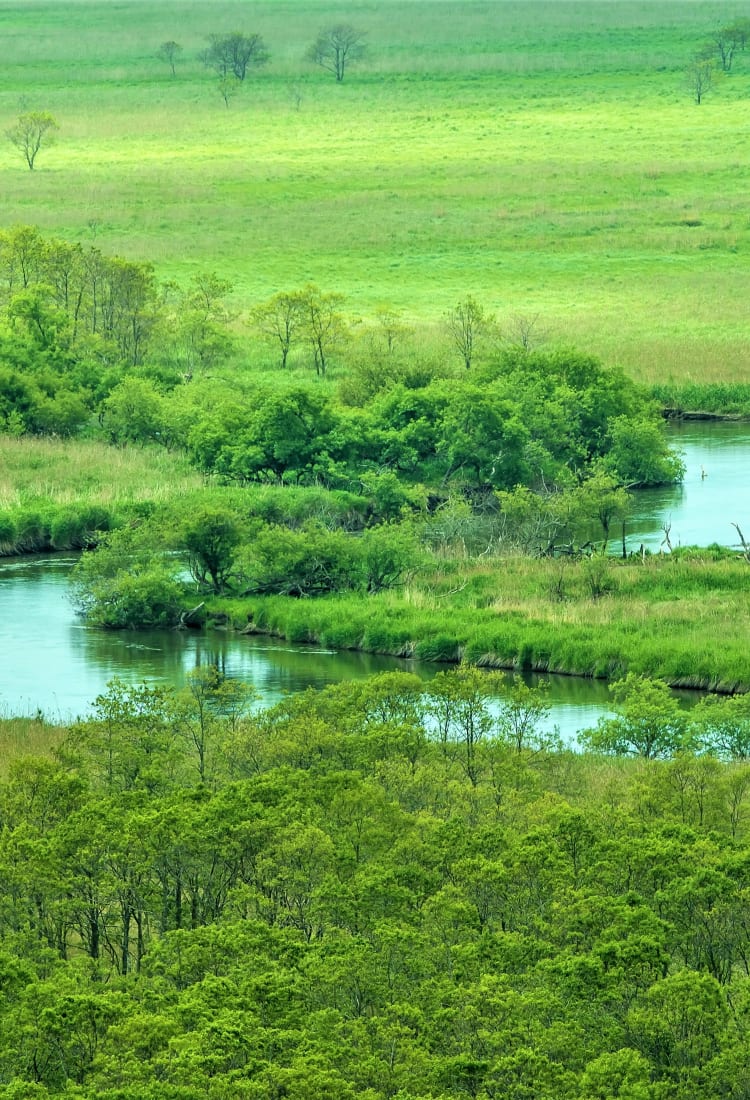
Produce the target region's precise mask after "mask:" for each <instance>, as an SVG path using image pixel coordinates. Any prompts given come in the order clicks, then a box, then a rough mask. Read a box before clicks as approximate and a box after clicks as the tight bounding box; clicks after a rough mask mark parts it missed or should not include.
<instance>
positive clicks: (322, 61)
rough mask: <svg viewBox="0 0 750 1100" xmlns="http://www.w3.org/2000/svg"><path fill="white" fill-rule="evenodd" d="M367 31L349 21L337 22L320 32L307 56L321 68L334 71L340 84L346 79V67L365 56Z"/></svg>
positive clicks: (330, 71)
mask: <svg viewBox="0 0 750 1100" xmlns="http://www.w3.org/2000/svg"><path fill="white" fill-rule="evenodd" d="M364 37H365V31H360V30H357V28H356V27H352V26H351V24H349V23H336V24H335V26H333V27H326V28H325V29H324V30H322V31H321V32H320V34H319V35H318V37H317V38H316V39H315V41H314V42H313V44H312V46H311V47H310V49H309V50H308V51H307V57H308V59H309V60H310V61H313V62H314V63H315V64H316V65H320V67H321V69H325V70H326V71H327V72H329V73H333V75H334V76H335V77H336V81H337V82H338V83H339V84H340V83H341V81H342V80H343V79H344V73H345V72H346V67H347V65H349V63H350V62H352V61H357V60H359V59H360V58H361V57H363V56H364V54H365V51H366V47H365V43H364V41H363V40H364Z"/></svg>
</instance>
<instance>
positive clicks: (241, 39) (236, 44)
mask: <svg viewBox="0 0 750 1100" xmlns="http://www.w3.org/2000/svg"><path fill="white" fill-rule="evenodd" d="M208 41H209V45H208V48H207V49H205V50H203V51H202V53H201V54H200V59H201V61H202V62H203V64H204V65H205V66H206V68H207V69H214V70H215V71H216V72H217V73H218V74H219V76H220V78H221V79H222V80H224V79H225V78H226V77H229V76H235V77H236V78H237V80H240V81H242V80H244V79H245V77H246V76H247V70H248V69H249V68H260V66H261V65H265V64H266V62H267V61H268V57H269V54H268V51H267V49H266V47H265V45H264V43H263V39H262V38H261V36H260V35H259V34H241V33H240V32H239V31H233V32H232V33H231V34H210V35H209V36H208Z"/></svg>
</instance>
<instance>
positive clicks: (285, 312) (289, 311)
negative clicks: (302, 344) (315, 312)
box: [250, 290, 306, 369]
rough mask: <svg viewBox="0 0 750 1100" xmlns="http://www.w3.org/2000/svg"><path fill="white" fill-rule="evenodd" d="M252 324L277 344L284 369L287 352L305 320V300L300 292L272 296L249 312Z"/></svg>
mask: <svg viewBox="0 0 750 1100" xmlns="http://www.w3.org/2000/svg"><path fill="white" fill-rule="evenodd" d="M250 318H251V320H252V322H253V324H254V325H255V326H256V328H258V329H259V330H260V332H262V333H263V334H264V336H268V337H270V339H272V340H273V341H275V342H277V343H278V345H279V349H280V351H281V367H282V369H283V368H284V367H286V364H287V359H288V357H289V352H290V351H291V348H292V344H293V343H294V341H295V339H296V338H297V336H298V335H299V334H300V333H301V332H302V329H303V326H304V323H305V318H306V299H305V295H304V294H303V293H302V291H299V290H297V291H292V292H291V293H289V292H281V293H279V294H274V296H273V298H269V300H268V301H267V302H263V303H262V304H261V305H259V306H255V308H254V309H252V310H251V312H250Z"/></svg>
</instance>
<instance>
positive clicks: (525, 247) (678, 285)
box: [0, 0, 750, 381]
mask: <svg viewBox="0 0 750 1100" xmlns="http://www.w3.org/2000/svg"><path fill="white" fill-rule="evenodd" d="M737 14H738V13H737V11H735V9H734V7H733V6H731V5H725V4H712V3H707V4H704V3H700V4H699V3H691V2H680V0H678V2H669V3H667V2H663V3H662V2H653V3H652V2H623V3H621V2H617V0H614V2H604V0H594V2H591V3H585V2H551V0H547V2H538V3H537V2H534V0H529V2H524V3H520V2H519V3H511V2H508V3H506V2H502V0H498V2H495V3H491V4H487V3H482V2H479V0H476V2H475V0H453V2H450V0H446V2H440V0H409V2H407V3H403V2H399V3H395V2H390V0H386V2H382V3H379V4H377V5H373V4H371V3H365V2H364V0H352V2H350V3H347V4H343V3H339V4H336V3H328V2H320V3H314V2H312V0H285V2H283V3H282V2H272V0H265V2H261V3H258V4H254V5H253V6H252V7H249V6H247V5H244V4H241V3H225V2H221V0H219V2H216V3H210V4H209V3H208V2H203V3H195V2H188V0H171V2H170V0H165V2H163V3H161V4H159V5H153V4H151V3H147V2H145V0H125V2H120V3H115V2H109V0H71V2H66V3H65V4H62V3H59V2H49V0H48V2H41V0H25V2H24V3H22V4H11V3H0V31H1V32H2V34H3V37H4V39H5V42H6V49H5V55H6V56H5V60H4V67H3V73H2V77H0V129H3V130H4V129H7V128H8V127H9V126H10V125H11V124H12V122H13V121H14V119H15V117H16V115H17V114H18V112H19V110H22V109H38V110H49V111H52V112H53V113H54V114H55V115H56V116H57V118H58V120H59V122H60V133H59V138H58V140H57V142H56V144H55V145H54V146H53V147H51V148H49V149H47V150H44V149H43V150H42V152H41V153H40V154H39V159H38V162H37V170H35V171H34V172H29V171H28V170H27V169H26V167H25V165H24V163H23V161H22V159H21V157H20V155H19V154H18V152H17V151H16V150H15V149H14V148H13V147H12V146H11V145H10V144H9V143H8V142H7V141H6V142H5V143H4V144H2V145H0V187H1V188H2V195H3V200H4V201H3V223H4V224H6V225H8V224H13V223H31V224H35V225H38V226H39V227H40V229H42V230H43V231H45V232H49V233H53V234H56V235H60V236H64V237H66V238H68V239H71V240H80V241H82V242H84V243H86V244H91V243H96V245H97V246H98V247H101V248H102V249H103V250H105V251H106V252H108V253H117V254H120V255H124V256H127V257H128V258H131V259H149V260H152V261H153V262H154V263H155V264H156V266H157V269H158V272H159V274H160V275H161V276H163V277H169V278H177V279H183V280H184V279H186V278H187V277H188V276H189V275H190V274H191V273H194V272H196V271H204V270H214V271H217V272H219V273H220V274H222V275H223V276H225V277H227V278H229V279H231V280H232V281H233V283H234V286H235V300H236V305H237V308H238V311H239V313H240V319H242V318H243V317H244V316H246V311H247V308H248V307H249V306H250V305H251V304H252V303H253V302H257V301H259V300H262V299H263V298H265V297H267V296H269V295H270V294H272V293H274V292H275V291H277V290H280V289H291V288H294V287H296V286H299V285H301V284H303V283H305V282H308V281H310V280H312V281H315V282H317V283H318V284H319V285H320V286H321V287H323V288H324V289H326V290H335V291H339V292H341V293H343V294H345V295H346V298H347V308H348V312H349V315H350V317H351V318H352V320H355V321H356V320H357V319H358V318H360V317H362V318H365V319H366V318H367V317H368V316H370V315H372V314H373V313H374V312H375V310H376V309H377V308H378V307H380V306H385V305H387V306H392V307H396V308H398V309H400V310H402V311H403V312H404V314H405V316H406V317H407V318H409V319H410V320H411V321H412V323H413V324H414V325H415V326H417V327H418V328H419V329H420V330H422V331H423V333H424V337H425V339H428V338H432V337H433V336H434V332H435V324H436V322H438V321H439V320H440V318H441V316H442V314H443V313H444V312H445V311H446V310H447V309H449V308H450V307H451V306H452V305H453V304H454V303H455V302H456V301H457V300H458V299H459V298H461V297H464V296H466V295H467V294H471V295H473V296H475V297H476V298H477V299H478V300H480V301H481V302H482V303H483V304H484V305H486V306H487V307H488V308H489V309H491V310H492V311H494V312H495V313H496V315H497V316H498V318H499V320H500V322H501V324H511V318H512V317H513V316H514V315H519V314H520V315H523V316H525V317H534V316H537V315H538V318H539V321H538V328H539V330H544V331H545V332H546V333H547V334H548V335H549V338H550V339H552V340H554V341H555V342H565V343H574V344H576V345H579V346H581V347H584V348H587V349H590V350H592V351H594V352H596V353H598V354H600V355H601V356H602V357H603V358H604V359H605V360H606V361H609V362H619V363H621V364H622V365H624V366H625V367H626V368H628V369H629V370H631V371H633V372H634V373H636V374H637V375H638V377H640V378H643V379H644V380H646V381H664V380H668V379H669V378H672V377H674V378H678V379H681V380H685V381H712V380H716V381H731V380H750V355H749V354H748V342H747V335H748V328H747V321H746V319H745V317H744V311H743V309H742V308H741V307H740V304H739V303H740V302H742V301H744V300H745V299H746V298H747V297H748V294H749V293H750V267H748V264H747V263H746V262H745V260H744V258H743V257H744V254H745V253H746V252H747V249H748V247H749V245H750V217H749V216H748V210H747V193H746V192H747V188H746V176H747V168H748V163H749V161H750V133H748V130H747V126H746V116H747V103H748V94H749V93H750V51H748V52H747V54H742V55H738V58H737V60H736V62H735V66H734V69H733V71H732V73H731V74H730V75H729V76H728V77H727V78H726V79H725V80H724V81H723V82H722V83H721V85H720V86H717V88H716V89H715V91H713V92H712V93H711V94H710V95H709V96H707V97H706V99H705V101H704V103H703V104H702V105H701V106H700V107H698V106H696V105H695V103H694V102H693V101H692V99H691V95H690V92H689V91H688V89H687V87H686V84H685V75H684V74H685V68H686V66H687V64H688V61H689V59H690V56H691V54H692V53H693V52H694V51H695V50H696V49H697V47H698V46H699V45H700V44H701V43H702V41H703V40H704V39H705V38H706V36H707V35H708V34H709V33H710V32H711V30H712V29H714V28H715V27H716V26H718V25H721V24H722V22H727V21H730V20H731V19H733V18H734V17H735V16H736V15H737ZM338 20H346V21H349V22H351V23H352V24H354V25H356V26H357V27H362V28H363V29H365V30H366V31H367V32H368V42H369V50H370V52H369V56H368V58H367V59H366V60H365V61H363V62H361V63H359V64H358V65H357V66H356V67H355V66H352V68H351V70H350V72H349V74H348V75H347V78H346V80H345V81H344V83H343V84H340V85H337V84H336V82H335V81H334V80H333V79H332V77H330V76H329V75H328V74H326V73H324V72H323V71H322V70H320V69H316V68H315V67H313V66H312V65H311V64H310V63H309V62H306V61H305V60H304V53H305V49H306V47H307V46H308V45H309V43H310V42H311V41H312V40H313V38H314V37H315V34H316V32H317V30H318V29H319V28H320V27H321V26H324V25H325V24H327V23H331V22H335V21H338ZM235 29H240V30H242V31H243V32H248V33H252V32H257V33H260V34H262V35H263V37H264V39H265V42H266V45H267V47H268V49H269V51H270V53H271V62H270V64H269V65H268V66H267V67H266V68H265V69H264V70H263V71H261V72H259V73H257V74H254V75H252V76H250V77H249V78H248V80H247V81H246V82H245V84H244V85H243V87H242V89H241V91H240V93H239V94H238V95H237V96H236V98H234V99H233V100H232V101H231V103H230V105H229V107H228V108H227V107H225V105H224V103H223V101H222V99H221V97H220V95H219V93H218V90H217V80H216V77H215V76H214V75H212V74H210V73H209V72H208V71H207V70H206V69H205V68H204V67H203V66H202V65H201V63H200V62H199V61H198V59H197V53H198V51H199V50H200V49H201V48H202V47H204V46H205V45H206V36H207V35H208V34H209V33H211V32H218V33H223V32H227V31H232V30H235ZM167 39H175V40H177V41H178V42H180V43H181V45H182V46H183V47H184V51H183V55H182V59H181V60H180V61H179V62H178V66H177V75H176V77H175V78H172V76H171V74H170V71H169V67H168V66H167V65H166V64H165V63H163V62H160V61H159V60H157V59H156V57H155V53H156V50H157V49H158V46H159V44H160V43H161V42H163V41H165V40H167Z"/></svg>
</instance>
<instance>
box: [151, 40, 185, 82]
mask: <svg viewBox="0 0 750 1100" xmlns="http://www.w3.org/2000/svg"><path fill="white" fill-rule="evenodd" d="M181 53H182V46H181V45H180V44H179V42H171V41H170V42H162V44H161V46H159V49H158V50H157V51H156V56H157V57H158V59H159V60H160V61H165V62H166V63H167V65H169V67H170V69H171V70H172V76H176V75H177V73H176V71H175V62H176V61H177V59H178V57H179V56H180V54H181Z"/></svg>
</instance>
